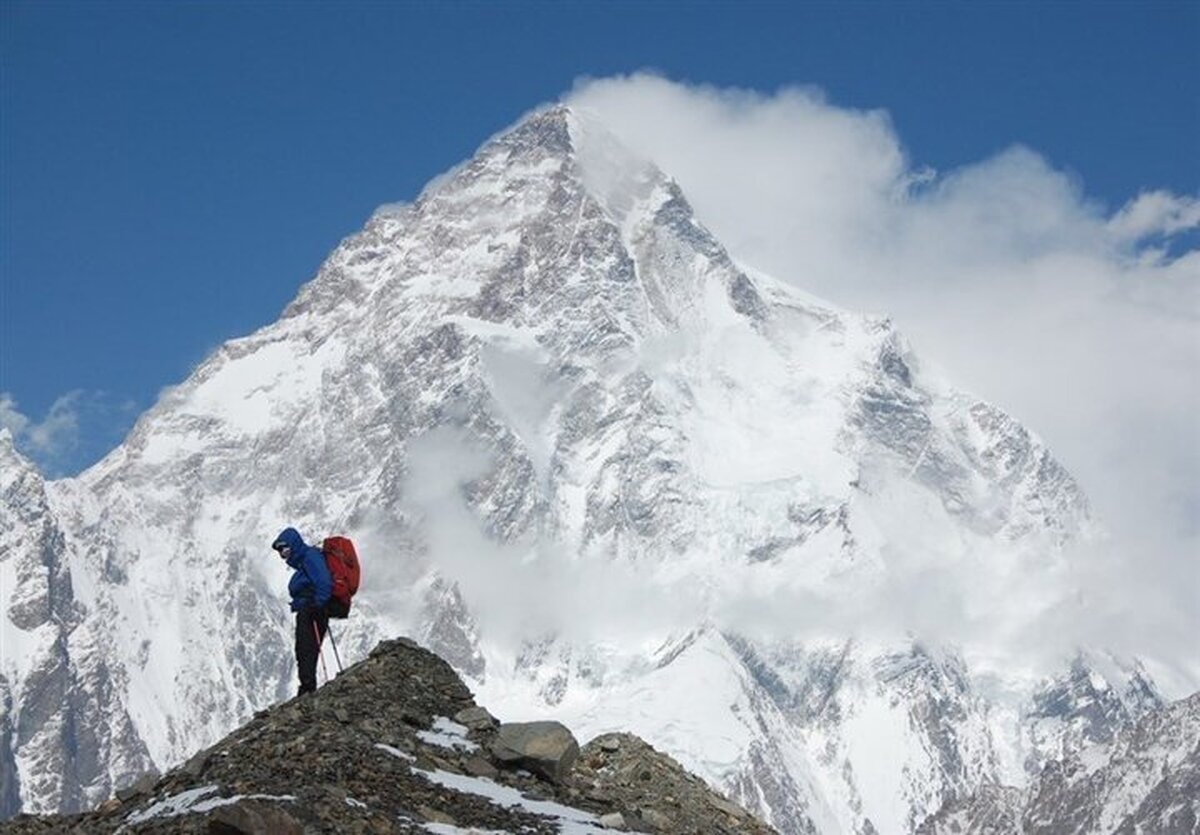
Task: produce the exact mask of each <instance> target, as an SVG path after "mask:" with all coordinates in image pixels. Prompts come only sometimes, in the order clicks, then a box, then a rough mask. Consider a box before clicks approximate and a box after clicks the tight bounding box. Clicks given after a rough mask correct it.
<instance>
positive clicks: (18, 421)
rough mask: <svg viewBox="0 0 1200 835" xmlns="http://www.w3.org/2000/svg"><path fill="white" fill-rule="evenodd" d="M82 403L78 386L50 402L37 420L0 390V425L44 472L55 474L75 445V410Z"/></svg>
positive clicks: (77, 436)
mask: <svg viewBox="0 0 1200 835" xmlns="http://www.w3.org/2000/svg"><path fill="white" fill-rule="evenodd" d="M83 406H84V392H83V391H82V390H76V391H68V392H67V394H65V395H62V396H61V397H59V398H58V400H55V401H54V403H52V404H50V408H49V409H48V410H47V413H46V416H44V418H42V420H40V421H35V420H32V419H30V418H29V416H28V415H25V414H23V413H22V412H20V408H19V404H18V403H17V401H16V400H14V398H13V397H12V395H11V394H8V392H0V426H2V427H4V428H6V429H8V431H10V432H11V433H12V437H13V444H14V445H16V446H17V449H18V450H20V451H22V452H24V453H25V455H28V456H29V457H30V458H31V459H32V461H34V462H36V463H37V464H38V467H40V468H41V469H42V470H43V471H44V473H47V474H50V475H59V471H58V470H59V469H60V467H61V464H62V463H64V462H65V461H66V459H67V457H68V456H71V453H72V452H74V450H76V449H77V447H78V445H79V414H80V408H83Z"/></svg>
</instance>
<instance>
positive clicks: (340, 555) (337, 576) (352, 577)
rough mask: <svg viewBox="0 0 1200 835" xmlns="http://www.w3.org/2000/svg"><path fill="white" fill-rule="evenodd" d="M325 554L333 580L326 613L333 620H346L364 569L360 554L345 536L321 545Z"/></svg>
mask: <svg viewBox="0 0 1200 835" xmlns="http://www.w3.org/2000/svg"><path fill="white" fill-rule="evenodd" d="M321 552H322V553H323V554H325V565H327V566H328V567H329V576H330V577H331V578H333V594H332V595H331V596H330V598H329V605H328V606H327V607H326V609H325V610H326V611H327V612H329V616H330V617H331V618H344V617H346V616H347V615H349V614H350V601H351V599H353V597H354V593H355V592H357V591H358V581H359V578H360V577H361V576H362V569H361V567H360V566H359V563H358V552H357V551H355V550H354V543H353V542H351V541H350V540H349V539H347V538H346V537H344V536H331V537H329V538H328V539H326V540H325V541H324V542H322V543H321Z"/></svg>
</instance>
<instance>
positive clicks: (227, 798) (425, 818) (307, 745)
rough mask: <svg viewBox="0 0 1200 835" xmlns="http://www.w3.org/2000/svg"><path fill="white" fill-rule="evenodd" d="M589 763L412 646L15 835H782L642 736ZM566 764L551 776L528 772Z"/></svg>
mask: <svg viewBox="0 0 1200 835" xmlns="http://www.w3.org/2000/svg"><path fill="white" fill-rule="evenodd" d="M450 717H454V718H453V719H451V718H450ZM551 749H553V750H551ZM495 750H502V751H515V750H519V751H520V753H521V756H520V757H516V758H510V757H508V756H496V755H494V754H493V753H492V752H493V751H495ZM554 751H558V753H557V754H555V753H554ZM577 757H579V746H578V744H577V743H576V742H575V740H574V737H573V736H571V734H570V731H569V730H567V729H566V728H565V727H563V726H562V725H559V724H558V723H522V724H519V725H503V724H499V723H498V722H497V721H496V720H495V718H493V717H492V716H491V714H489V713H488V712H487V711H486V710H484V709H483V708H480V707H479V706H477V705H475V703H474V700H473V699H472V696H471V693H470V691H469V690H468V689H467V688H466V686H465V685H464V684H463V682H462V680H461V679H460V678H459V677H458V676H457V675H456V674H455V673H454V671H453V670H452V669H451V668H450V666H449V665H448V664H447V663H446V662H445V661H443V660H442V659H441V658H439V657H438V656H436V655H434V654H433V653H431V652H429V651H427V650H425V649H422V648H421V647H419V646H418V645H416V644H415V643H413V642H411V641H409V640H407V639H403V638H401V639H398V640H394V641H386V642H384V643H381V644H380V645H379V646H378V647H376V649H375V650H374V651H373V652H372V653H371V655H370V657H369V658H368V659H367V660H365V661H363V662H361V663H359V664H356V665H354V666H353V667H351V668H350V669H348V670H346V671H345V672H344V673H343V674H342V675H340V676H338V677H337V678H335V679H334V680H333V681H332V682H330V683H329V684H327V685H326V686H324V687H322V688H321V689H319V690H318V691H317V692H316V693H314V694H312V695H308V696H301V697H298V698H295V699H292V700H290V701H287V702H285V703H283V704H281V705H278V706H277V707H274V708H272V709H270V710H264V711H260V712H259V713H258V714H257V715H256V716H255V717H254V719H252V720H251V721H250V722H248V723H247V724H245V725H244V726H242V727H241V728H239V729H238V730H237V731H235V732H234V733H233V734H231V735H230V736H228V737H226V738H225V739H223V740H222V741H220V742H219V743H217V744H216V745H214V746H212V747H211V748H208V749H206V750H203V751H199V752H197V753H196V754H195V755H194V756H193V757H192V758H191V759H189V760H188V761H187V762H186V763H184V764H183V765H182V766H180V767H179V768H176V769H174V770H173V771H171V772H169V773H167V774H165V775H163V776H161V777H156V776H155V775H152V774H150V775H144V776H143V777H142V778H141V779H139V780H137V781H135V782H134V783H133V784H132V785H131V786H129V787H126V788H124V789H122V790H121V791H119V792H118V793H117V795H116V796H115V797H114V798H112V799H110V800H109V801H107V802H106V803H104V804H102V805H101V806H100V807H99V808H98V809H96V810H94V811H92V812H89V813H86V814H83V815H76V816H70V817H64V816H54V817H34V816H28V815H25V816H21V817H18V818H16V819H14V820H13V821H10V822H8V823H6V824H0V831H3V832H5V833H11V835H24V833H39V832H64V831H69V832H75V833H80V835H89V833H111V832H121V833H168V832H170V833H197V834H198V833H263V835H268V834H269V835H281V834H282V835H288V834H289V833H296V835H300V834H301V833H313V832H337V833H381V835H382V833H406V832H428V831H430V830H429V829H427V828H426V824H443V825H446V826H454V827H460V828H464V829H468V830H469V831H475V830H474V829H470V828H471V827H475V828H478V830H480V831H486V832H521V833H531V835H532V834H533V833H539V834H540V833H547V834H548V833H557V832H560V831H563V828H564V826H566V825H567V823H568V822H569V824H570V826H571V827H572V829H571V831H573V832H583V833H587V832H595V833H599V832H602V831H604V830H606V829H617V830H626V831H637V832H651V833H654V832H661V833H668V832H669V833H697V835H699V833H729V834H730V835H732V833H753V834H754V835H758V834H759V833H770V832H773V831H774V830H772V829H770V828H769V827H767V826H766V825H765V824H763V823H761V822H759V821H757V820H756V819H754V818H753V817H751V816H750V815H749V813H747V812H746V811H745V810H744V809H742V808H741V807H739V806H737V805H736V804H734V803H731V802H730V801H728V800H726V799H725V798H723V797H721V796H719V795H717V794H716V793H714V792H713V791H712V790H711V789H709V788H708V787H707V786H706V785H705V784H704V783H703V781H701V780H700V779H699V778H697V777H695V776H693V775H691V774H688V773H687V772H685V771H684V770H683V769H682V767H681V766H679V764H678V763H676V762H675V761H674V760H672V759H671V758H670V757H667V756H666V755H664V754H660V753H658V752H657V751H655V750H654V749H653V748H651V747H650V746H649V745H647V744H646V743H644V742H642V741H641V740H639V739H638V738H637V737H634V736H630V735H624V734H623V735H613V736H607V737H603V738H601V739H598V740H596V741H594V742H592V743H590V744H589V745H588V746H587V747H586V748H584V752H583V756H582V759H581V760H580V762H579V764H578V766H575V763H576V758H577ZM535 761H536V762H535ZM551 761H553V766H552V767H550V766H547V767H548V768H549V770H550V771H551V772H553V773H552V774H550V775H549V776H541V775H540V774H539V773H537V772H536V771H528V770H525V768H524V767H525V766H528V765H529V764H530V763H531V762H535V764H546V763H549V762H551ZM538 770H541V769H538ZM435 831H436V830H435ZM443 831H450V830H443ZM456 831H457V830H456Z"/></svg>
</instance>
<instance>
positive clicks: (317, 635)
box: [313, 620, 329, 684]
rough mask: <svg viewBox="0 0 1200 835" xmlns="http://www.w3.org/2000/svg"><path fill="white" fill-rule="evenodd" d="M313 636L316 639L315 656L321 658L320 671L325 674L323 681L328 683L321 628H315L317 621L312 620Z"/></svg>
mask: <svg viewBox="0 0 1200 835" xmlns="http://www.w3.org/2000/svg"><path fill="white" fill-rule="evenodd" d="M313 637H314V638H316V639H317V657H318V658H320V659H321V672H323V673H324V674H325V683H326V684H328V683H329V669H328V668H327V667H326V666H325V651H324V650H323V649H321V630H320V629H318V628H317V622H316V621H315V620H314V621H313Z"/></svg>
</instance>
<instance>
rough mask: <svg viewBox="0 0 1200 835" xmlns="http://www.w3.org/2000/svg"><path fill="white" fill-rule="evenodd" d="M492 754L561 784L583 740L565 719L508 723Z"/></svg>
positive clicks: (504, 762)
mask: <svg viewBox="0 0 1200 835" xmlns="http://www.w3.org/2000/svg"><path fill="white" fill-rule="evenodd" d="M492 756H493V757H495V758H496V760H498V761H499V762H500V763H501V764H502V765H506V766H510V767H514V768H525V769H528V770H529V771H532V772H533V773H535V774H540V775H541V776H543V777H545V778H546V779H548V780H551V781H553V782H555V783H561V782H563V780H565V779H566V776H567V774H569V773H570V771H571V768H572V766H574V765H575V760H576V759H577V758H578V757H579V743H578V742H576V741H575V736H574V734H572V733H571V731H570V730H568V728H567V726H566V725H564V724H562V723H561V722H506V723H504V724H502V725H501V726H500V729H499V731H497V733H496V739H495V741H494V742H493V743H492Z"/></svg>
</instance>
